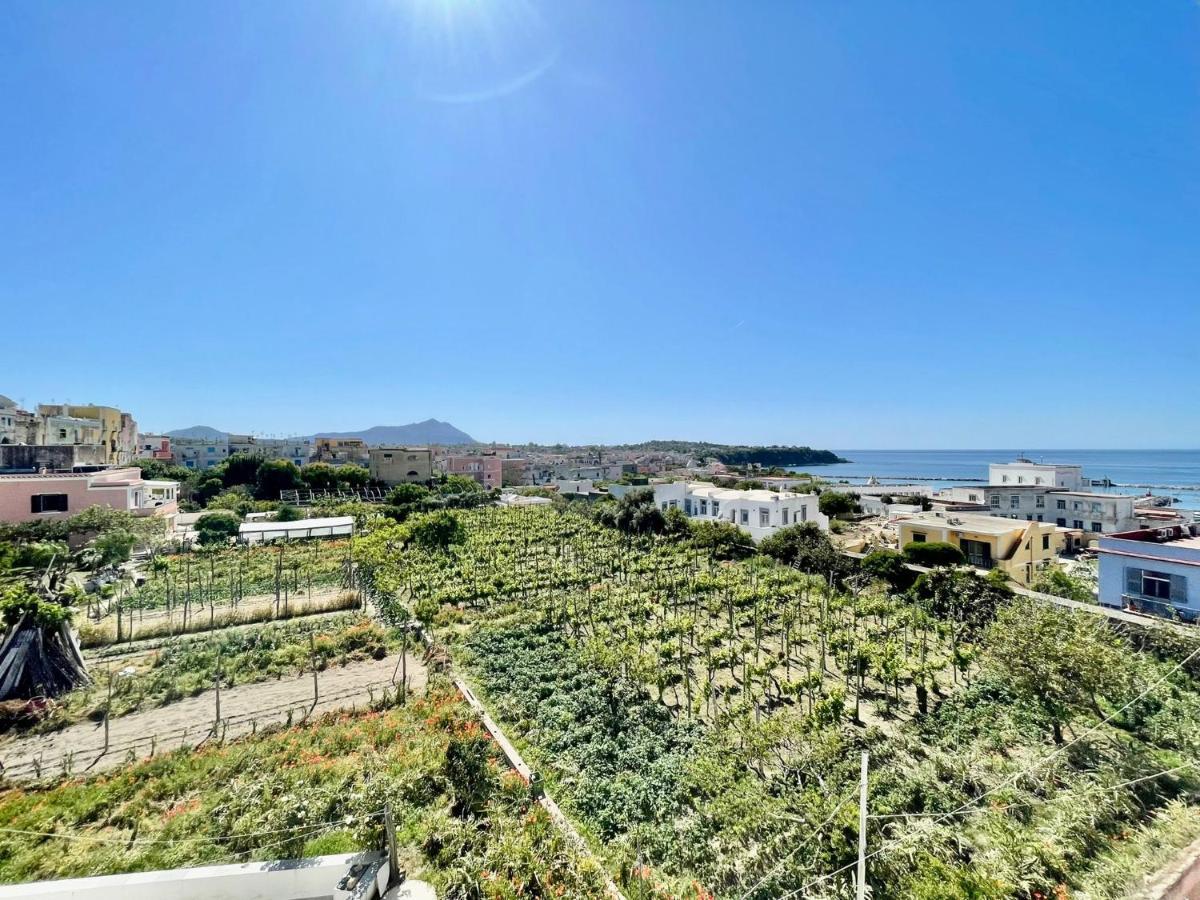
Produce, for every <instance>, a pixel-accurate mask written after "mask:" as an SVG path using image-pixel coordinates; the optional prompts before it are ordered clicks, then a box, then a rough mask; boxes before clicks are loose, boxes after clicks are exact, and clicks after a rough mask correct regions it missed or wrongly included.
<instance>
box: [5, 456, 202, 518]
mask: <svg viewBox="0 0 1200 900" xmlns="http://www.w3.org/2000/svg"><path fill="white" fill-rule="evenodd" d="M178 491H179V484H178V482H175V481H155V480H150V479H145V478H143V477H142V473H141V470H140V469H138V468H135V467H125V468H109V469H102V470H99V471H95V472H55V473H47V474H41V473H24V474H17V475H0V522H38V521H42V520H43V519H65V518H67V517H68V516H73V515H75V514H76V513H79V512H82V511H83V510H85V509H87V508H88V507H90V506H108V507H112V508H113V509H121V510H126V511H128V512H131V513H133V514H134V515H137V516H161V517H164V518H166V519H167V525H168V529H169V528H170V527H171V526H172V525H173V523H174V517H175V514H176V513H177V512H178V509H179V505H178V502H177V500H178Z"/></svg>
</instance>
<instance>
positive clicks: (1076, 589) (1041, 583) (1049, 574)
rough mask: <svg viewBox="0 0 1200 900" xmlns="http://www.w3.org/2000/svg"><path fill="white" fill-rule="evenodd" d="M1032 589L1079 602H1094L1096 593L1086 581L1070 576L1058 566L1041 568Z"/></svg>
mask: <svg viewBox="0 0 1200 900" xmlns="http://www.w3.org/2000/svg"><path fill="white" fill-rule="evenodd" d="M1032 589H1033V590H1035V591H1040V592H1041V593H1043V594H1052V595H1053V596H1055V597H1066V598H1067V599H1068V600H1078V601H1079V602H1081V603H1095V602H1096V593H1095V591H1093V590H1092V588H1091V587H1090V586H1089V585H1088V584H1087V583H1086V582H1084V581H1082V580H1081V579H1078V578H1073V577H1071V576H1070V575H1068V574H1067V573H1066V572H1065V571H1063V570H1062V569H1060V568H1059V567H1058V566H1054V567H1052V568H1049V569H1045V570H1043V571H1042V573H1041V574H1040V575H1039V576H1038V579H1037V581H1035V582H1034V583H1033V585H1032Z"/></svg>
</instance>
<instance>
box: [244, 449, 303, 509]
mask: <svg viewBox="0 0 1200 900" xmlns="http://www.w3.org/2000/svg"><path fill="white" fill-rule="evenodd" d="M302 487H304V481H303V479H301V477H300V469H299V468H298V467H297V466H296V464H295V463H294V462H291V461H290V460H286V459H268V460H267V461H266V462H264V463H263V464H262V465H261V466H259V467H258V486H257V487H256V488H255V491H254V495H255V496H256V497H258V499H259V500H278V499H279V494H280V492H281V491H292V490H296V489H298V488H302Z"/></svg>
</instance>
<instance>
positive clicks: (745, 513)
mask: <svg viewBox="0 0 1200 900" xmlns="http://www.w3.org/2000/svg"><path fill="white" fill-rule="evenodd" d="M742 524H743V525H749V524H750V510H748V509H743V510H742Z"/></svg>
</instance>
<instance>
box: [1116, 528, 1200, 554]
mask: <svg viewBox="0 0 1200 900" xmlns="http://www.w3.org/2000/svg"><path fill="white" fill-rule="evenodd" d="M1105 538H1107V539H1110V540H1111V539H1116V540H1120V541H1136V542H1138V543H1143V544H1170V545H1171V546H1172V547H1180V548H1182V549H1185V550H1200V534H1193V532H1192V530H1191V529H1190V528H1189V527H1188V526H1186V525H1167V526H1164V527H1161V528H1139V529H1137V530H1136V531H1121V532H1117V533H1115V534H1109V535H1105V536H1104V538H1101V543H1100V549H1101V550H1103V549H1104V542H1105Z"/></svg>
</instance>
